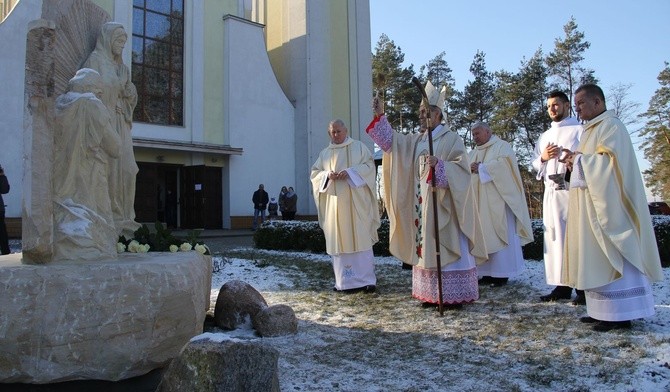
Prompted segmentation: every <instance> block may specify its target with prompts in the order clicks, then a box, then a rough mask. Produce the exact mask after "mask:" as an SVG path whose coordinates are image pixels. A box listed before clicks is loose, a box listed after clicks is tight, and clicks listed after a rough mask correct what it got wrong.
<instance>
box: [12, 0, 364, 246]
mask: <svg viewBox="0 0 670 392" xmlns="http://www.w3.org/2000/svg"><path fill="white" fill-rule="evenodd" d="M82 9H84V10H86V12H88V14H87V13H82V11H81V10H82ZM93 9H94V10H98V9H99V12H100V15H108V16H105V18H108V20H109V21H114V22H117V23H121V24H122V25H123V26H124V27H125V30H126V32H127V34H128V41H127V42H126V45H125V47H124V50H123V60H124V63H125V64H126V65H127V66H128V67H129V68H130V70H131V76H132V81H133V84H134V85H135V87H136V89H137V95H138V100H137V106H136V108H135V110H134V115H133V122H132V142H133V149H134V153H135V159H136V161H137V165H138V167H139V173H138V174H137V181H136V195H135V212H136V220H137V221H138V222H140V223H148V224H153V223H154V222H156V221H160V222H163V223H166V224H168V226H171V227H179V228H183V229H193V228H205V229H219V228H224V229H231V228H232V229H236V228H237V229H239V228H249V227H251V217H252V216H253V205H252V202H251V197H252V193H253V192H254V191H255V190H256V189H258V185H259V184H261V183H262V184H264V185H265V190H266V191H267V192H268V193H269V195H270V197H275V198H276V197H278V194H279V191H280V189H281V187H282V186H287V187H289V186H292V187H293V188H294V189H295V191H296V193H297V195H298V206H297V210H298V211H297V218H298V219H311V218H312V217H314V216H315V215H316V209H315V206H314V201H313V199H312V196H311V191H310V182H309V172H310V167H311V165H312V163H313V162H314V161H315V160H316V158H317V157H318V154H319V152H320V151H321V149H323V148H324V147H325V146H326V145H327V144H328V142H329V138H328V134H327V128H328V123H329V121H330V120H332V119H335V118H339V119H342V120H343V121H344V122H345V124H347V126H348V128H349V130H350V136H352V137H353V138H356V139H359V140H361V141H363V142H364V143H366V144H368V146H369V147H370V148H371V149H372V142H371V141H370V140H369V139H368V138H367V137H366V135H365V134H364V129H365V126H366V124H367V123H368V122H369V120H370V118H371V117H372V110H371V107H370V102H371V97H372V80H371V56H372V54H371V47H370V15H369V2H368V0H217V1H210V0H206V1H200V0H198V1H194V0H19V1H11V0H5V1H0V53H1V54H2V55H1V56H0V69H1V70H2V72H1V73H0V86H2V88H1V89H0V107H2V108H3V112H2V113H1V114H0V137H1V138H2V140H3V151H2V155H1V158H0V164H1V165H2V166H3V168H4V170H5V173H6V174H7V177H8V180H9V182H10V184H11V191H10V193H8V194H7V195H4V200H5V203H6V204H7V208H6V211H7V212H6V217H7V218H6V220H7V225H8V229H10V232H11V233H10V234H14V235H18V234H19V233H20V224H21V216H22V211H23V209H24V208H25V204H24V203H28V202H30V200H25V196H26V193H25V192H26V189H28V190H29V187H28V186H29V182H31V181H32V182H33V183H34V182H35V181H39V178H40V177H39V173H33V176H34V177H35V178H36V179H37V180H29V179H27V177H26V174H24V168H25V167H26V165H28V167H30V165H29V162H28V161H30V160H31V159H33V158H34V157H31V155H30V153H28V152H26V150H27V146H28V145H29V143H31V142H32V140H31V136H30V135H29V132H26V129H29V128H30V127H32V126H34V125H35V124H32V123H31V121H32V120H31V110H32V109H31V108H32V106H31V105H32V104H33V102H32V101H31V100H33V99H34V97H33V95H32V94H33V93H34V92H31V93H29V91H31V89H30V83H31V81H30V80H29V79H30V78H29V77H28V78H27V74H28V75H29V73H30V72H27V71H26V70H28V71H30V70H31V68H30V62H27V56H26V53H27V52H30V51H31V50H33V49H34V48H31V47H30V46H31V45H35V43H34V41H30V40H28V39H27V37H28V36H29V34H30V31H31V29H33V28H35V26H52V25H53V26H56V30H58V29H59V28H62V26H66V25H68V24H74V25H75V26H76V24H77V23H78V22H81V18H82V17H83V16H82V15H90V13H91V10H93ZM95 12H98V11H95ZM63 34H65V33H64V32H59V33H58V34H56V38H55V39H56V40H58V39H60V37H61V36H63ZM94 42H95V41H93V43H94ZM90 49H91V50H92V49H93V48H92V47H91V48H90ZM74 71H76V69H75V70H73V71H72V75H69V76H68V75H62V77H63V78H71V77H72V76H73V75H74ZM56 76H59V75H56ZM27 86H28V87H27ZM59 89H60V87H59V84H57V83H56V84H55V85H53V86H51V87H49V88H46V89H44V95H45V97H50V98H54V99H55V97H56V96H58V95H59V94H62V93H63V91H59ZM33 186H34V185H33ZM17 227H18V229H17Z"/></svg>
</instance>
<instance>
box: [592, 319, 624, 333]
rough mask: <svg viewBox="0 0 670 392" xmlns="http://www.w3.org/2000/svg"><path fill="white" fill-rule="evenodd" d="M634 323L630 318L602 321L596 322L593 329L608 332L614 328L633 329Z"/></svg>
mask: <svg viewBox="0 0 670 392" xmlns="http://www.w3.org/2000/svg"><path fill="white" fill-rule="evenodd" d="M632 327H633V325H632V324H631V322H630V320H626V321H600V322H599V323H597V324H595V325H594V326H593V327H591V329H593V330H594V331H596V332H607V331H611V330H613V329H631V328H632Z"/></svg>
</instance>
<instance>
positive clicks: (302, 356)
mask: <svg viewBox="0 0 670 392" xmlns="http://www.w3.org/2000/svg"><path fill="white" fill-rule="evenodd" d="M225 256H226V257H228V258H239V259H246V260H250V263H251V264H253V267H254V268H261V269H262V268H267V267H270V266H271V267H274V268H277V269H279V270H280V271H282V273H284V274H285V276H286V277H288V278H289V279H290V280H291V282H292V284H291V285H284V286H281V287H280V288H279V289H278V290H272V291H261V293H262V294H263V296H264V298H265V299H266V301H267V302H268V304H278V303H283V304H286V305H289V306H291V307H292V308H293V310H294V311H295V313H296V316H297V317H298V319H299V320H300V323H299V333H298V335H296V336H287V337H279V338H268V339H263V341H264V342H266V343H267V344H270V345H272V346H273V347H275V348H277V349H278V350H279V351H280V379H281V383H282V390H298V389H300V388H304V385H305V384H309V385H312V386H313V387H310V388H309V389H308V390H312V391H321V390H323V391H326V390H357V386H361V385H366V386H368V389H367V390H370V391H376V390H379V391H382V390H392V391H419V390H421V391H426V390H427V391H433V390H443V389H442V387H443V386H444V385H458V390H463V391H480V390H492V389H495V390H506V391H508V390H509V391H530V390H533V391H535V390H547V391H548V390H568V391H594V390H596V391H597V390H603V391H605V390H631V391H633V390H639V389H636V388H637V384H636V380H635V379H634V378H635V377H640V374H634V373H635V372H636V370H637V369H638V368H639V366H640V361H641V360H646V362H647V363H651V364H654V363H655V357H656V353H655V352H654V351H652V348H654V347H659V346H661V345H665V346H667V347H670V342H669V340H670V337H669V336H670V335H668V334H656V335H654V334H648V333H646V332H645V330H644V328H645V327H644V322H640V323H639V324H636V327H635V328H634V329H633V330H630V331H615V332H612V333H606V334H598V333H596V332H593V331H591V330H590V329H589V328H588V327H587V326H585V325H583V324H581V323H579V322H578V321H577V319H578V318H579V317H580V316H581V315H583V314H584V307H575V306H572V305H569V304H567V303H566V302H562V303H542V302H539V301H538V300H537V299H538V297H539V295H541V294H543V293H542V292H540V291H539V289H537V288H536V287H533V286H531V285H528V284H524V283H523V282H515V281H512V282H511V283H510V284H508V285H506V286H503V287H501V288H495V289H493V288H488V287H480V299H479V300H478V301H477V302H475V303H474V304H470V305H466V306H465V309H464V310H462V311H445V313H444V316H443V317H439V313H438V312H436V311H434V310H432V309H424V308H421V307H420V306H419V302H418V301H417V300H414V299H412V298H410V291H411V271H408V270H402V269H401V268H400V266H399V265H387V264H382V265H377V266H376V274H377V280H378V284H377V292H376V293H375V294H364V293H358V294H350V295H344V294H339V293H335V292H333V291H332V286H333V273H332V267H331V265H330V263H327V262H322V261H315V260H313V258H311V257H309V256H308V255H306V254H304V253H295V254H291V253H275V252H266V251H260V250H255V249H243V250H233V251H227V252H226V254H225ZM223 270H224V271H225V266H224V267H223ZM540 278H541V279H543V276H542V277H540ZM249 283H252V284H253V282H249ZM539 287H542V286H539ZM545 289H546V288H545V287H542V290H545ZM306 361H307V362H306ZM408 364H411V366H409V367H408ZM417 364H418V365H417ZM650 366H651V368H650V369H648V370H647V371H645V374H644V377H647V378H648V379H649V380H652V381H653V382H658V385H659V386H660V389H659V390H661V389H662V388H663V386H668V385H670V369H668V366H667V363H666V365H665V366H664V365H663V364H662V363H661V364H657V365H655V364H654V365H653V366H652V365H650ZM333 373H335V374H333ZM649 380H648V381H649ZM654 380H655V381H654ZM302 390H304V389H302Z"/></svg>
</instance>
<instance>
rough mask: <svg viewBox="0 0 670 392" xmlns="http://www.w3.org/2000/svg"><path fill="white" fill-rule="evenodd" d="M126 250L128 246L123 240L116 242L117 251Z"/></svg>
mask: <svg viewBox="0 0 670 392" xmlns="http://www.w3.org/2000/svg"><path fill="white" fill-rule="evenodd" d="M125 251H126V246H125V245H124V244H123V243H121V242H117V243H116V253H123V252H125Z"/></svg>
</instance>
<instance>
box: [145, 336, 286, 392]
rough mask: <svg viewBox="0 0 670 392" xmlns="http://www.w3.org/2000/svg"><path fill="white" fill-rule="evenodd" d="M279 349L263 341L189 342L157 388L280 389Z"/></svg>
mask: <svg viewBox="0 0 670 392" xmlns="http://www.w3.org/2000/svg"><path fill="white" fill-rule="evenodd" d="M278 360H279V351H277V350H276V349H274V348H272V347H269V346H264V345H262V344H260V343H255V342H248V341H240V340H226V341H223V342H213V341H210V340H208V339H203V340H195V341H193V342H190V343H189V344H188V345H187V346H186V347H184V350H183V351H182V352H181V354H180V355H179V357H178V358H176V359H175V360H174V361H172V363H171V364H170V366H169V367H168V368H167V370H166V371H165V373H163V378H162V380H161V383H160V384H159V386H158V388H157V390H156V391H157V392H183V391H211V392H246V391H264V392H275V391H276V392H278V391H279V373H278V370H277V362H278Z"/></svg>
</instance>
